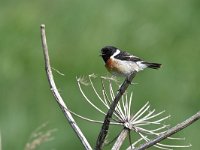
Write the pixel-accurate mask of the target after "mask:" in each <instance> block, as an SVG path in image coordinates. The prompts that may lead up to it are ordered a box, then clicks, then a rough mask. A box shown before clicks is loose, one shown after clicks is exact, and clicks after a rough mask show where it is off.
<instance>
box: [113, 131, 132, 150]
mask: <svg viewBox="0 0 200 150" xmlns="http://www.w3.org/2000/svg"><path fill="white" fill-rule="evenodd" d="M128 133H129V129H127V128H124V129H123V130H122V131H121V133H120V135H119V136H118V138H117V140H116V142H115V144H114V145H113V147H112V150H119V149H120V147H121V146H122V144H123V142H124V140H125V139H126V137H127V135H128Z"/></svg>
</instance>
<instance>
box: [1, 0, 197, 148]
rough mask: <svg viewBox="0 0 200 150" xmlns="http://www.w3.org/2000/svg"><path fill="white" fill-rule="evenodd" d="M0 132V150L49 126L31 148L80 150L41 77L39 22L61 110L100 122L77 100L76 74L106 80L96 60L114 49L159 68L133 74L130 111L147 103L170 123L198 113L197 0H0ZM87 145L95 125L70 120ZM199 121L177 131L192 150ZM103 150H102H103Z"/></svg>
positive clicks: (18, 144)
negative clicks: (48, 135) (50, 136)
mask: <svg viewBox="0 0 200 150" xmlns="http://www.w3.org/2000/svg"><path fill="white" fill-rule="evenodd" d="M0 22H1V23H0V34H1V37H0V66H1V69H0V130H1V136H2V146H3V150H10V149H19V150H20V149H23V148H24V146H25V144H26V143H27V141H28V138H29V137H30V134H31V133H32V131H33V130H35V129H36V128H37V127H38V126H40V125H41V124H43V123H44V122H48V128H49V129H52V128H57V129H58V130H57V132H55V133H54V138H55V140H53V141H51V142H49V143H48V144H44V145H42V146H41V147H40V148H38V149H52V150H53V149H57V150H62V149H66V148H67V149H83V147H82V145H81V144H80V142H79V140H78V139H77V137H76V135H75V134H74V133H73V131H72V130H71V128H70V126H69V125H68V123H67V122H66V121H65V118H64V116H63V114H62V113H61V111H60V109H59V108H58V106H57V104H56V103H55V101H54V99H53V97H52V95H51V93H50V90H49V87H48V83H47V79H46V76H45V71H44V61H43V53H42V49H41V41H40V32H39V26H40V24H42V23H44V24H46V32H47V40H48V46H49V49H50V57H51V63H52V67H54V68H56V69H58V70H59V71H61V72H62V73H64V74H65V76H64V77H63V76H60V75H58V74H56V73H55V72H54V74H55V80H56V82H57V85H58V87H59V89H60V92H61V94H62V96H63V98H64V99H65V101H66V103H67V105H69V107H70V108H71V109H72V110H73V111H75V112H78V113H81V114H82V115H84V116H89V117H90V118H93V119H103V116H101V115H100V114H99V113H97V112H95V111H94V110H93V109H92V108H90V107H89V106H88V105H87V104H86V103H85V102H84V100H83V98H82V97H81V95H80V93H79V91H78V87H77V85H76V80H75V77H76V76H80V75H87V74H91V73H95V74H98V75H106V74H107V71H106V70H105V68H104V67H103V65H104V63H103V61H102V60H101V58H100V57H99V56H98V55H99V51H100V49H101V48H102V47H103V46H105V45H114V46H117V47H119V48H121V49H124V50H127V51H128V52H130V53H133V54H135V55H136V56H139V57H142V58H144V59H145V60H149V61H155V62H160V63H162V64H163V67H162V69H160V70H159V71H155V70H146V71H143V72H141V73H139V74H138V75H137V77H136V78H135V82H137V83H139V84H137V85H135V86H134V87H131V88H132V89H131V90H133V91H134V106H135V107H140V106H142V105H143V104H144V103H145V102H146V101H150V103H151V105H152V107H154V108H156V109H157V110H158V111H159V110H160V111H161V110H163V109H164V110H166V112H167V114H171V115H172V119H171V120H170V121H169V122H170V123H171V124H172V125H175V124H176V123H178V122H180V121H183V120H184V119H186V118H187V117H189V116H191V115H192V114H194V113H196V112H197V111H198V110H199V108H200V99H199V98H200V92H199V90H200V88H199V83H200V79H199V76H200V63H199V57H200V42H199V41H200V28H199V27H200V1H198V0H190V1H188V0H173V1H167V0H165V1H164V0H148V1H147V0H134V1H133V0H128V1H119V0H116V1H113V0H111V1H106V0H102V1H91V0H84V1H82V0H73V1H72V0H57V1H48V0H42V1H40V0H35V1H25V0H18V1H11V0H10V1H9V0H1V5H0ZM76 120H77V122H78V124H79V125H80V128H81V129H82V130H83V132H84V133H85V134H86V136H87V138H88V140H89V141H90V143H91V144H92V145H93V146H94V144H95V141H96V138H97V135H98V132H99V130H100V125H96V124H91V123H88V122H85V121H82V120H79V119H76ZM199 127H200V122H197V123H195V124H194V125H192V126H190V127H189V128H187V129H185V130H184V131H182V132H181V133H179V135H180V136H182V137H186V141H185V142H183V143H185V144H187V143H191V144H192V145H193V147H192V148H189V149H192V150H198V149H199V138H200V131H199ZM107 149H109V148H107ZM152 149H154V148H152Z"/></svg>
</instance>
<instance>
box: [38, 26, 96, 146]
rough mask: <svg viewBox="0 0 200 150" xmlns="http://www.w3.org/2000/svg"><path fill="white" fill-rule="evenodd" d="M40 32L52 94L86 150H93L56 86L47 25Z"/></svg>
mask: <svg viewBox="0 0 200 150" xmlns="http://www.w3.org/2000/svg"><path fill="white" fill-rule="evenodd" d="M40 31H41V40H42V48H43V53H44V60H45V70H46V74H47V79H48V81H49V85H50V89H51V92H52V93H53V96H54V98H55V100H56V102H57V103H58V105H59V106H60V108H61V109H62V111H63V113H64V115H65V117H66V119H67V121H68V122H69V124H70V125H71V127H72V128H73V130H74V132H75V133H76V135H77V136H78V138H79V139H80V141H81V142H82V144H83V145H84V147H85V149H86V150H92V148H91V146H90V144H89V143H88V141H87V139H86V138H85V136H84V135H83V133H82V132H81V130H80V128H79V127H78V125H77V124H76V122H75V120H74V119H73V117H72V115H71V113H70V112H69V110H68V109H67V106H66V105H65V102H64V101H63V99H62V97H61V96H60V93H59V92H58V89H57V87H56V84H55V82H54V78H53V74H52V70H51V66H50V60H49V53H48V47H47V41H46V34H45V25H44V24H42V25H41V26H40Z"/></svg>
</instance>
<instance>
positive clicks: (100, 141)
mask: <svg viewBox="0 0 200 150" xmlns="http://www.w3.org/2000/svg"><path fill="white" fill-rule="evenodd" d="M135 75H136V72H135V71H134V72H133V73H132V74H131V75H130V76H128V77H126V79H125V81H124V83H123V84H122V85H121V87H120V89H119V91H118V93H117V95H116V96H115V99H114V100H113V102H112V104H111V105H110V109H109V110H108V112H107V114H106V116H105V119H104V123H103V125H102V127H101V131H100V133H99V136H98V139H97V141H96V147H95V149H96V150H101V149H102V147H103V143H104V141H105V138H106V135H107V133H108V129H109V125H110V120H111V118H112V115H113V112H114V111H115V108H116V106H117V104H118V102H119V100H120V99H121V97H122V95H123V94H124V92H125V91H126V90H127V88H128V86H129V85H130V83H131V82H132V80H133V78H134V77H135Z"/></svg>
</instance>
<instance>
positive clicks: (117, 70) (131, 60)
mask: <svg viewBox="0 0 200 150" xmlns="http://www.w3.org/2000/svg"><path fill="white" fill-rule="evenodd" d="M100 56H102V58H103V60H104V62H105V67H106V68H107V70H108V71H109V72H111V73H112V74H113V75H119V76H125V77H127V76H129V75H130V74H131V73H132V72H134V71H136V72H139V71H141V70H143V69H145V68H153V69H158V68H160V67H161V64H159V63H150V62H146V61H143V60H142V59H140V58H138V57H136V56H133V55H131V54H129V53H127V52H125V51H121V50H119V49H118V48H116V47H114V46H106V47H104V48H102V49H101V54H100Z"/></svg>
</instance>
